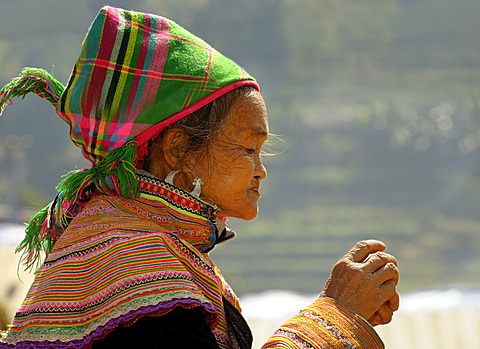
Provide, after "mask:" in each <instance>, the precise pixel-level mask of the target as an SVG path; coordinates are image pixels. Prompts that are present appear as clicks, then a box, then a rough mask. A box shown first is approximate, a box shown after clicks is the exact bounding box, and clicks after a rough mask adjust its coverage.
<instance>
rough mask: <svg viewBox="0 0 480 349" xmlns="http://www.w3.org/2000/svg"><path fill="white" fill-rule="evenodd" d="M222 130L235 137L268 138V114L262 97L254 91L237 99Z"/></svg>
mask: <svg viewBox="0 0 480 349" xmlns="http://www.w3.org/2000/svg"><path fill="white" fill-rule="evenodd" d="M222 128H223V131H225V132H227V133H231V134H232V135H237V136H255V137H256V136H261V137H268V134H269V128H268V114H267V108H266V106H265V102H264V100H263V97H262V95H261V94H260V93H259V92H257V91H254V92H253V93H251V94H248V95H246V96H242V97H240V98H238V99H237V100H236V101H235V102H234V104H233V105H232V108H231V109H230V111H229V113H228V115H227V117H226V120H225V124H224V125H223V127H222Z"/></svg>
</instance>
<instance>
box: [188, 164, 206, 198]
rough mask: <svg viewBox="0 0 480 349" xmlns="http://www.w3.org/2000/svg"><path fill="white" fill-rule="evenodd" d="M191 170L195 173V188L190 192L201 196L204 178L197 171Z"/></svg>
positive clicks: (193, 183)
mask: <svg viewBox="0 0 480 349" xmlns="http://www.w3.org/2000/svg"><path fill="white" fill-rule="evenodd" d="M189 171H190V172H191V173H192V174H193V177H194V178H193V182H192V185H193V190H192V192H191V193H190V194H192V195H195V196H197V197H200V194H201V193H202V185H203V184H204V183H203V181H202V179H201V178H200V177H198V176H197V175H196V174H195V172H193V171H192V170H189Z"/></svg>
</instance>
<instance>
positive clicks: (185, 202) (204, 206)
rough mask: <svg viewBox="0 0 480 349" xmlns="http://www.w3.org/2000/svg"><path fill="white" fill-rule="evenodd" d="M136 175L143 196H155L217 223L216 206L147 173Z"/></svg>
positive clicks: (139, 172)
mask: <svg viewBox="0 0 480 349" xmlns="http://www.w3.org/2000/svg"><path fill="white" fill-rule="evenodd" d="M136 174H137V180H138V183H139V186H140V193H141V195H142V196H145V195H148V196H149V198H152V196H153V197H154V198H159V199H161V200H165V201H167V202H168V203H170V204H171V205H174V206H175V207H178V208H179V209H182V210H185V211H188V212H190V213H193V214H197V215H199V216H201V217H204V218H206V219H208V220H210V221H215V219H216V218H215V216H216V212H217V207H216V206H213V205H210V204H208V203H206V202H204V201H202V200H200V199H199V198H198V197H196V196H193V195H192V194H190V193H188V192H186V191H185V190H183V189H180V188H178V187H176V186H174V185H171V184H169V183H167V182H165V181H163V180H161V179H159V178H157V177H155V176H154V175H152V174H151V173H149V172H147V171H143V170H137V173H136Z"/></svg>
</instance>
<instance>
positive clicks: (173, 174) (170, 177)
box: [165, 170, 180, 185]
mask: <svg viewBox="0 0 480 349" xmlns="http://www.w3.org/2000/svg"><path fill="white" fill-rule="evenodd" d="M178 172H180V170H176V171H171V172H170V173H169V174H167V177H165V182H167V183H168V184H171V185H175V184H173V177H175V175H176V174H177V173H178Z"/></svg>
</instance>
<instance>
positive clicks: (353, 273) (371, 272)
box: [321, 240, 399, 324]
mask: <svg viewBox="0 0 480 349" xmlns="http://www.w3.org/2000/svg"><path fill="white" fill-rule="evenodd" d="M385 249H386V246H385V244H384V243H382V242H380V241H376V240H366V241H360V242H359V243H357V244H356V245H355V246H354V247H353V248H352V249H351V250H350V251H349V252H348V253H347V254H346V255H345V256H344V257H343V258H341V259H340V260H339V261H338V262H337V263H336V264H335V266H334V267H333V270H332V274H331V275H330V278H329V279H328V280H327V283H326V285H325V288H324V290H323V291H322V293H321V296H322V297H330V298H333V299H335V300H337V301H338V302H340V303H342V304H343V305H345V306H346V307H347V308H349V309H350V310H352V311H354V312H355V313H357V314H359V315H360V316H362V317H363V318H365V319H371V323H372V324H381V323H387V322H389V321H390V320H391V316H392V314H393V312H394V311H396V310H397V309H398V304H399V298H398V294H397V291H396V285H397V283H398V281H399V272H398V269H397V264H398V263H397V260H396V259H395V257H393V256H391V255H390V254H388V253H385V252H382V251H384V250H385Z"/></svg>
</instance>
